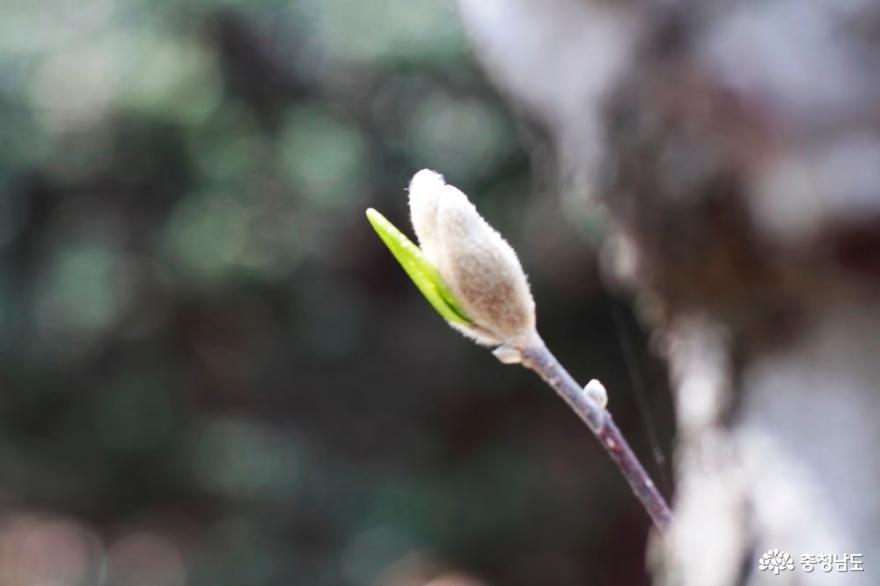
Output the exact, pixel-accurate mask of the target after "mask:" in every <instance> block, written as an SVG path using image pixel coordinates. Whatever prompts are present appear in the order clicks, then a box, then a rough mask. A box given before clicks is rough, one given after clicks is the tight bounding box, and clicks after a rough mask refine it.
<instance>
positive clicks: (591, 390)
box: [584, 379, 608, 409]
mask: <svg viewBox="0 0 880 586" xmlns="http://www.w3.org/2000/svg"><path fill="white" fill-rule="evenodd" d="M584 392H585V393H586V394H587V395H589V396H590V398H591V399H593V400H594V401H595V402H596V403H598V404H599V407H601V408H602V409H604V408H605V407H607V406H608V391H606V390H605V385H603V384H602V383H600V382H599V381H598V380H596V379H593V380H591V381H590V382H588V383H587V386H585V387H584Z"/></svg>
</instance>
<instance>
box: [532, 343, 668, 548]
mask: <svg viewBox="0 0 880 586" xmlns="http://www.w3.org/2000/svg"><path fill="white" fill-rule="evenodd" d="M522 364H523V366H525V367H526V368H530V369H531V370H534V371H535V372H536V373H538V375H539V376H540V377H541V378H542V379H544V381H545V382H546V383H547V384H548V385H550V386H551V387H553V389H554V390H555V391H556V392H557V393H558V394H559V396H560V397H562V399H563V400H564V401H565V402H566V403H568V405H569V406H570V407H571V408H572V409H573V410H574V412H575V413H577V415H578V417H580V418H581V419H582V420H583V421H584V423H586V424H587V426H588V427H589V428H590V430H592V432H593V433H594V434H595V436H596V438H597V439H598V440H599V443H600V444H602V447H603V448H605V451H606V452H608V455H609V456H611V459H612V460H613V461H614V463H615V464H616V465H617V468H618V469H619V470H620V472H621V474H623V476H624V478H626V481H627V482H628V483H629V485H630V488H632V491H633V493H634V494H635V495H636V497H637V498H638V499H639V501H640V502H641V503H642V506H644V507H645V510H646V511H647V512H648V515H649V516H650V517H651V520H652V521H653V522H654V525H655V526H656V527H657V529H658V530H659V531H660V532H661V533H665V532H666V529H667V528H668V527H669V524H670V522H671V521H672V512H671V511H670V509H669V505H668V504H666V500H665V499H664V498H663V495H662V494H660V491H659V490H657V486H656V485H655V484H654V481H652V480H651V478H650V476H648V473H647V471H646V470H645V468H644V466H642V464H641V462H639V460H638V458H636V455H635V454H634V453H633V451H632V448H630V446H629V443H627V441H626V439H625V438H624V437H623V435H622V434H621V433H620V429H618V427H617V425H615V424H614V421H613V420H612V418H611V414H610V413H609V412H608V411H607V410H605V409H603V408H601V407H600V406H599V405H597V404H596V402H595V401H594V400H593V399H592V398H591V397H590V396H589V395H588V394H587V393H586V392H584V390H583V389H582V388H581V386H580V385H579V384H578V383H577V382H576V381H575V380H574V378H572V376H571V375H570V374H569V373H568V371H567V370H565V368H564V367H563V366H562V365H561V364H560V363H559V361H558V360H556V357H555V356H553V353H552V352H550V350H548V349H547V346H546V345H545V344H544V342H543V341H542V340H541V339H540V338H538V340H537V341H536V342H534V343H532V344H531V345H529V346H528V347H527V348H525V349H524V350H523V351H522Z"/></svg>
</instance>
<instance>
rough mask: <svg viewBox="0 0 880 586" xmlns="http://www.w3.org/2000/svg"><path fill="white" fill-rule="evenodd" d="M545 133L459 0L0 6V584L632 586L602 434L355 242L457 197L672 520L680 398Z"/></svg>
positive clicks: (11, 0) (9, 2) (22, 2)
mask: <svg viewBox="0 0 880 586" xmlns="http://www.w3.org/2000/svg"><path fill="white" fill-rule="evenodd" d="M541 134H542V133H541V131H540V129H539V128H536V127H535V126H534V125H532V124H530V123H529V122H528V121H527V120H525V119H523V117H521V116H519V115H517V114H516V113H515V112H512V111H510V109H509V107H508V106H507V105H506V104H505V102H504V101H503V99H502V97H501V96H499V95H498V94H497V93H496V92H495V91H494V90H493V89H492V87H491V85H490V83H489V82H488V81H487V79H486V78H485V76H484V75H483V74H482V72H481V71H480V69H479V67H478V65H477V64H476V62H475V60H474V58H473V56H472V55H471V53H470V51H469V48H468V44H467V41H466V39H465V37H464V34H463V32H462V30H461V27H460V25H459V22H458V19H457V16H456V14H455V11H454V8H453V7H452V6H451V5H450V4H449V3H447V2H446V1H444V0H382V1H374V2H356V1H353V0H283V1H281V0H252V1H247V2H245V1H243V0H242V1H238V2H236V1H234V0H225V1H224V0H189V1H183V0H89V1H88V2H83V1H81V0H41V1H39V2H33V1H32V0H5V2H3V7H2V17H0V507H2V512H0V584H2V585H3V586H7V585H9V586H24V585H37V584H41V585H46V584H52V585H53V586H78V585H87V584H89V585H91V584H112V585H148V584H149V585H167V586H183V585H212V586H217V585H224V584H229V585H242V584H247V585H248V586H260V585H274V584H279V585H280V584H285V585H291V584H296V585H303V586H306V585H311V586H321V585H326V586H347V585H352V586H355V585H361V584H363V585H368V584H382V585H385V584H387V585H391V586H398V585H399V586H409V585H412V586H418V585H423V584H427V583H429V582H431V581H432V580H434V583H435V584H440V583H443V584H446V585H447V586H453V585H455V584H457V585H459V586H464V585H465V584H472V583H482V584H488V585H499V586H500V585H509V586H520V585H522V586H525V585H535V584H540V585H542V586H554V585H560V586H562V585H565V586H574V585H580V584H600V585H601V584H609V585H629V584H642V583H646V582H647V578H646V573H645V569H644V568H645V559H644V557H645V556H644V551H645V543H646V539H647V534H648V521H647V518H646V516H645V515H644V513H643V512H642V511H641V510H640V509H639V508H638V505H637V503H636V501H635V499H634V498H633V497H632V496H631V494H630V493H629V490H628V488H627V486H626V484H625V483H624V481H623V479H622V478H621V477H619V475H618V474H617V472H616V471H615V470H614V468H613V466H612V465H611V464H610V462H609V461H608V460H607V458H606V456H605V455H604V453H603V452H602V451H601V449H600V448H599V446H598V445H597V444H596V443H595V440H594V439H593V438H592V437H591V435H590V433H589V432H588V430H587V429H586V428H585V427H584V426H582V425H581V424H580V423H579V422H578V420H577V419H576V417H574V416H573V415H572V414H571V413H570V412H568V410H567V408H566V407H565V406H564V405H563V403H562V402H561V401H559V400H558V399H557V398H556V397H554V396H553V394H552V392H551V391H550V390H548V389H547V388H545V387H543V385H542V384H541V383H540V381H539V380H538V379H537V378H536V377H534V376H533V375H531V374H530V373H528V372H526V371H525V370H522V369H517V368H513V367H505V366H502V365H501V364H499V363H498V362H497V361H496V360H495V359H494V358H493V357H492V356H491V354H490V353H489V352H487V351H486V350H484V349H480V348H477V347H475V346H473V345H472V344H470V343H468V342H466V341H465V340H464V339H463V338H461V337H460V336H458V335H457V334H456V333H454V332H453V331H451V330H450V329H449V328H448V327H447V326H446V325H445V324H444V323H443V322H442V320H441V319H440V318H439V317H438V316H437V315H436V314H434V312H433V311H432V310H431V309H430V307H429V306H428V305H427V304H426V303H425V302H424V301H423V300H422V298H421V297H420V295H419V294H418V292H417V291H416V290H415V288H414V287H413V286H412V285H411V284H410V283H408V281H407V279H406V277H405V275H404V274H403V272H402V271H401V270H400V268H399V267H398V266H397V265H396V264H395V262H394V261H393V259H392V258H391V256H390V255H389V254H388V253H387V251H386V250H385V249H384V247H383V246H382V244H381V243H380V241H379V240H378V238H377V237H376V236H375V234H373V233H372V231H371V229H370V227H369V225H368V224H367V222H366V221H365V218H364V209H365V208H366V207H368V206H374V207H377V208H379V209H381V210H382V211H383V212H384V213H385V214H386V215H387V216H388V217H389V218H391V219H392V220H393V221H395V222H396V223H398V225H400V226H408V222H407V218H406V207H405V192H404V188H405V186H406V184H407V182H408V180H409V178H410V176H411V175H412V174H413V173H414V172H415V171H417V170H418V169H421V168H424V167H430V168H433V169H436V170H438V171H440V172H442V173H443V174H444V175H445V176H446V178H447V179H448V180H449V181H450V182H452V183H454V184H456V185H458V186H459V187H461V188H462V189H463V190H465V191H466V192H468V193H469V194H471V196H472V198H473V199H474V200H475V201H476V203H477V205H478V207H480V209H481V210H482V211H483V212H484V213H485V215H486V216H487V217H488V218H489V219H490V220H491V221H492V222H493V223H494V224H495V225H496V226H498V227H499V228H500V229H501V231H502V232H503V233H504V234H505V235H506V236H507V237H508V239H509V240H510V241H511V242H512V243H513V244H514V246H515V248H516V249H517V250H518V251H519V252H520V255H521V258H522V261H523V264H524V266H525V267H526V269H527V271H528V272H529V274H530V277H531V280H532V283H533V287H534V291H535V295H536V299H537V301H538V312H539V325H540V327H541V330H542V332H543V335H544V337H545V339H546V340H547V341H548V344H549V345H550V346H551V347H552V348H553V349H554V350H555V351H557V353H558V355H559V356H560V358H561V359H562V361H563V363H565V364H567V365H568V366H569V368H570V369H571V370H572V371H573V374H575V376H576V377H577V378H579V379H582V380H583V381H584V382H586V381H587V380H588V379H589V378H591V377H598V378H600V379H602V380H603V381H604V382H605V383H606V386H607V387H608V388H609V391H610V395H611V408H612V410H613V412H614V413H615V416H616V418H617V420H618V423H619V425H620V426H621V427H622V428H623V430H624V432H625V433H626V434H627V435H628V436H629V437H630V439H631V441H632V442H633V445H634V447H635V449H636V451H637V452H638V453H639V454H640V455H641V456H642V458H643V459H644V460H645V462H646V465H647V466H648V468H649V469H650V471H651V473H652V474H653V475H654V476H655V477H656V478H657V479H658V483H659V484H660V485H661V487H662V488H663V490H664V491H666V492H667V493H669V491H670V490H671V488H672V487H671V486H670V485H669V480H668V464H665V463H664V457H666V458H668V456H669V443H670V438H671V435H672V429H671V416H670V406H669V403H670V401H669V397H668V393H667V391H666V387H665V383H664V373H663V372H662V370H661V369H660V367H659V365H658V364H657V362H656V361H655V360H654V359H653V358H652V354H651V352H650V350H649V348H648V346H649V344H648V343H647V342H646V339H645V336H644V334H643V333H642V332H641V330H640V329H639V327H638V325H637V320H635V319H634V317H633V315H632V312H631V311H630V309H629V303H628V301H627V300H626V299H624V298H620V297H615V296H614V295H611V294H609V293H608V292H606V291H604V290H603V289H602V287H601V285H600V282H599V278H598V276H597V273H598V271H597V261H596V254H595V249H596V243H597V242H598V241H599V240H600V239H601V237H602V234H603V233H604V228H605V223H604V217H603V215H602V213H601V210H598V209H595V208H592V207H590V206H588V205H586V204H584V203H583V202H581V201H580V199H579V198H578V197H577V194H569V193H565V190H564V189H560V188H559V185H562V184H564V183H560V182H557V181H555V180H554V172H553V170H552V169H553V167H552V164H551V163H550V162H551V161H552V152H550V150H551V149H549V148H548V147H547V146H546V142H545V141H543V140H542V139H541ZM444 576H445V578H444ZM438 580H446V581H445V582H440V581H438Z"/></svg>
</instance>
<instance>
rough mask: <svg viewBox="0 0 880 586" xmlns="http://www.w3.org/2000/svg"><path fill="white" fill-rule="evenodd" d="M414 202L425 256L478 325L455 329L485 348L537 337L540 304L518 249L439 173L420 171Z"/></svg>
mask: <svg viewBox="0 0 880 586" xmlns="http://www.w3.org/2000/svg"><path fill="white" fill-rule="evenodd" d="M409 201H410V212H411V215H412V222H413V228H414V229H415V232H416V236H417V237H418V239H419V245H420V247H421V249H422V252H423V253H424V254H425V257H426V258H427V259H428V260H429V261H430V262H431V263H432V264H433V265H434V266H435V267H436V268H437V272H438V274H439V275H440V278H441V279H442V280H443V282H444V284H445V285H446V287H448V288H449V291H450V292H451V293H452V295H453V296H454V297H455V300H456V301H457V302H458V303H459V304H460V305H461V308H462V309H463V310H464V312H465V314H466V315H467V318H468V319H469V320H470V321H471V322H472V323H471V325H469V326H461V325H457V324H452V325H453V327H456V328H457V329H459V330H461V331H462V332H464V333H465V334H467V335H469V336H471V337H472V338H474V339H475V340H476V341H477V342H478V343H481V344H486V345H497V344H507V345H509V346H513V347H518V348H522V347H524V346H525V345H527V343H528V342H529V341H530V339H531V338H532V337H533V336H534V335H536V334H535V302H534V300H533V299H532V294H531V292H530V291H529V284H528V281H527V280H526V275H525V273H524V272H523V269H522V266H521V265H520V262H519V258H517V256H516V253H515V252H514V251H513V248H511V246H510V245H509V244H508V243H507V242H506V241H505V240H504V238H502V237H501V235H500V234H499V233H498V232H497V231H495V230H494V229H493V228H492V227H491V226H490V225H489V224H488V223H487V222H486V220H484V219H483V217H482V216H480V214H479V212H477V210H476V208H475V207H474V206H473V204H472V203H471V202H470V201H469V200H468V198H467V196H466V195H465V194H464V193H462V192H461V191H459V190H458V189H456V188H455V187H453V186H451V185H446V184H445V183H444V181H443V178H442V177H441V176H440V175H438V174H437V173H434V172H433V171H428V170H424V171H419V172H418V173H416V175H415V176H414V177H413V180H412V182H411V183H410V190H409Z"/></svg>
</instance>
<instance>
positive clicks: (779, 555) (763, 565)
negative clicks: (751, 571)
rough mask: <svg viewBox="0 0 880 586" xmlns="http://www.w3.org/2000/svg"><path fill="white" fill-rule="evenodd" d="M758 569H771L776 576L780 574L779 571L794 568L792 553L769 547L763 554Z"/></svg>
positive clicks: (763, 570)
mask: <svg viewBox="0 0 880 586" xmlns="http://www.w3.org/2000/svg"><path fill="white" fill-rule="evenodd" d="M758 569H759V570H761V571H762V572H765V571H767V570H770V571H771V572H773V574H774V575H775V576H778V575H779V572H784V571H786V570H794V562H793V561H792V559H791V554H790V553H788V552H787V551H781V550H779V549H776V548H773V549H768V550H767V551H766V552H764V555H762V556H761V559H760V561H759V562H758Z"/></svg>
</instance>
